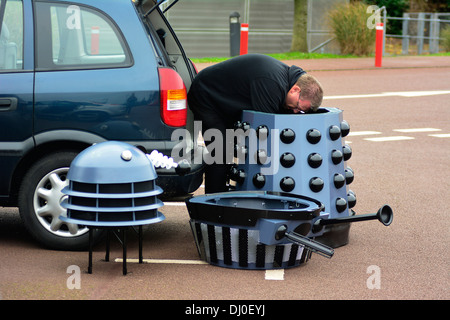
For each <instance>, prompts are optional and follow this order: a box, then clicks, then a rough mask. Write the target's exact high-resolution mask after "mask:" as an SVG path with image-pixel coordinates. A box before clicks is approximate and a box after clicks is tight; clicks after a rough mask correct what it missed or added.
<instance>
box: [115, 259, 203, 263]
mask: <svg viewBox="0 0 450 320" xmlns="http://www.w3.org/2000/svg"><path fill="white" fill-rule="evenodd" d="M114 261H115V262H123V259H122V258H116V259H115V260H114ZM128 262H129V263H139V259H133V258H131V259H130V258H127V263H128ZM142 262H143V263H162V264H209V263H208V262H206V261H203V260H177V259H142Z"/></svg>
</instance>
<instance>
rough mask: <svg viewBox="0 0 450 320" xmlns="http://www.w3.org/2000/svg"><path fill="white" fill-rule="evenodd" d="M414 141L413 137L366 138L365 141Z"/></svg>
mask: <svg viewBox="0 0 450 320" xmlns="http://www.w3.org/2000/svg"><path fill="white" fill-rule="evenodd" d="M413 139H414V138H413V137H406V136H394V137H379V138H365V139H364V140H367V141H375V142H382V141H400V140H413Z"/></svg>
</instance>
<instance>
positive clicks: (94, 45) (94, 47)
mask: <svg viewBox="0 0 450 320" xmlns="http://www.w3.org/2000/svg"><path fill="white" fill-rule="evenodd" d="M99 42H100V27H92V29H91V54H98V50H99Z"/></svg>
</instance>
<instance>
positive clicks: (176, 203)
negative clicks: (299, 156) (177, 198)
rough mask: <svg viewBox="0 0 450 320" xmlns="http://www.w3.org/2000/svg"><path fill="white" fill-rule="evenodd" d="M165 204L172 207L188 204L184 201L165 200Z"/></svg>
mask: <svg viewBox="0 0 450 320" xmlns="http://www.w3.org/2000/svg"><path fill="white" fill-rule="evenodd" d="M164 205H165V206H172V207H183V206H185V205H186V203H184V202H164Z"/></svg>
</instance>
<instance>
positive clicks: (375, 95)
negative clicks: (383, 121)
mask: <svg viewBox="0 0 450 320" xmlns="http://www.w3.org/2000/svg"><path fill="white" fill-rule="evenodd" d="M440 94H450V90H436V91H401V92H382V93H371V94H351V95H341V96H328V97H323V99H324V100H335V99H357V98H379V97H393V96H398V97H407V98H411V97H423V96H434V95H440Z"/></svg>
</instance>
